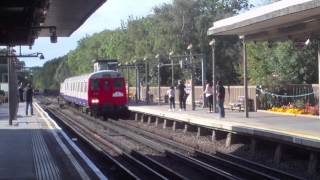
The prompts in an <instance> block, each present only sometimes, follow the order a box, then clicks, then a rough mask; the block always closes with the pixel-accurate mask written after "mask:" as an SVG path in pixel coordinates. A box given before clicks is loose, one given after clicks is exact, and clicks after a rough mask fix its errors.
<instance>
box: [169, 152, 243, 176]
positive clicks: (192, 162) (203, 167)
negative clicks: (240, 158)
mask: <svg viewBox="0 0 320 180" xmlns="http://www.w3.org/2000/svg"><path fill="white" fill-rule="evenodd" d="M166 154H167V155H168V156H169V157H172V158H174V159H177V160H179V161H183V162H184V163H186V164H187V165H189V166H192V167H193V168H196V169H198V170H199V171H201V172H203V173H206V174H207V175H208V176H210V177H213V178H217V179H229V180H241V179H242V178H239V177H237V176H233V175H232V174H230V173H229V172H226V171H223V170H221V169H218V168H216V167H213V166H211V165H208V164H206V163H204V162H201V161H199V160H197V159H194V158H191V157H187V156H185V155H183V154H181V153H178V152H170V151H166Z"/></svg>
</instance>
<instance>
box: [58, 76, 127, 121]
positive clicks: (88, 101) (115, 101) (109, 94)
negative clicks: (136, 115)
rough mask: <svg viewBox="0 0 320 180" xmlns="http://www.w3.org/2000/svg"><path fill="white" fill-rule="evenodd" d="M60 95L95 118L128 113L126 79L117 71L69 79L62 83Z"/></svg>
mask: <svg viewBox="0 0 320 180" xmlns="http://www.w3.org/2000/svg"><path fill="white" fill-rule="evenodd" d="M60 95H61V96H62V97H63V98H64V100H65V101H67V102H69V103H73V104H76V105H78V106H80V107H82V108H83V110H84V111H85V112H87V113H88V112H90V113H91V114H93V115H95V116H98V115H104V116H105V115H108V114H115V113H116V114H119V113H122V114H123V113H124V114H125V113H128V107H127V104H128V98H127V94H126V85H125V79H124V77H123V76H122V75H121V73H120V72H117V71H113V70H104V71H98V72H94V73H91V74H86V75H81V76H75V77H71V78H67V79H65V80H64V82H63V83H61V86H60Z"/></svg>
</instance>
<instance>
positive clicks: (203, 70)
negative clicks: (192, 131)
mask: <svg viewBox="0 0 320 180" xmlns="http://www.w3.org/2000/svg"><path fill="white" fill-rule="evenodd" d="M201 74H202V90H203V91H204V90H205V88H206V74H207V61H206V57H204V56H203V57H202V58H201ZM206 101H207V98H206V96H205V95H204V94H203V96H202V102H203V105H202V107H203V108H205V107H207V102H206Z"/></svg>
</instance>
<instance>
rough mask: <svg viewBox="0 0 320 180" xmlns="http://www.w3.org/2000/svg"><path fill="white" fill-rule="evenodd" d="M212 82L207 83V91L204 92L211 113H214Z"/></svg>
mask: <svg viewBox="0 0 320 180" xmlns="http://www.w3.org/2000/svg"><path fill="white" fill-rule="evenodd" d="M212 84H213V83H212V82H211V81H207V85H206V89H205V90H204V93H205V96H206V98H207V102H208V105H209V111H208V112H209V113H212V112H213V87H212Z"/></svg>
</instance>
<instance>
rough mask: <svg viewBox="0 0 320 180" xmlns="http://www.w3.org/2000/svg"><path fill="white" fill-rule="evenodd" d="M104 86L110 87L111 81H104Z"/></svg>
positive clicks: (105, 87)
mask: <svg viewBox="0 0 320 180" xmlns="http://www.w3.org/2000/svg"><path fill="white" fill-rule="evenodd" d="M103 87H104V89H109V87H110V83H109V81H108V80H106V81H104V83H103Z"/></svg>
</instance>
